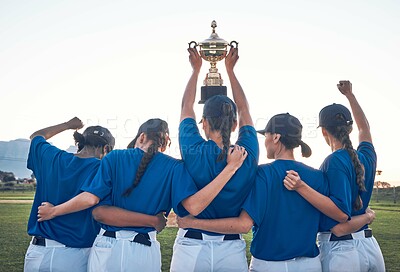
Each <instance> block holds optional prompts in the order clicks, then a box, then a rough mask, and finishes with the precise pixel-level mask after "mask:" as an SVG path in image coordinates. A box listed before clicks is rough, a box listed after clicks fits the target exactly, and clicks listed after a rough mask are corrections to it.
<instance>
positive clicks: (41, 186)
mask: <svg viewBox="0 0 400 272" xmlns="http://www.w3.org/2000/svg"><path fill="white" fill-rule="evenodd" d="M99 165H100V160H99V159H97V158H85V159H83V158H79V157H77V156H75V155H74V154H71V153H68V152H65V151H63V150H60V149H58V148H57V147H55V146H53V145H51V144H50V143H48V142H47V141H46V140H45V139H44V138H43V137H42V136H36V137H35V138H33V139H32V141H31V145H30V149H29V155H28V162H27V166H28V168H29V169H31V170H32V171H33V174H34V175H35V177H36V181H37V187H36V193H35V198H34V201H33V205H32V210H31V214H30V216H29V221H28V234H29V235H32V236H42V237H45V238H48V239H52V240H56V241H58V242H60V243H62V244H64V245H66V246H68V247H77V248H84V247H91V246H92V244H93V241H94V239H95V238H96V235H97V233H98V232H99V229H100V227H99V225H98V224H97V223H96V221H94V220H93V218H92V213H91V212H92V211H91V209H87V210H83V211H80V212H76V213H71V214H67V215H63V216H59V217H56V218H54V219H52V220H49V221H44V222H37V212H38V207H39V206H40V205H41V203H42V202H43V201H48V202H50V203H52V204H54V205H58V204H61V203H64V202H66V201H68V200H70V199H71V198H73V197H75V196H76V195H78V194H79V193H81V191H80V188H81V186H82V184H83V183H85V182H86V180H88V181H90V180H91V179H92V178H93V177H94V175H95V174H96V172H97V169H98V167H99Z"/></svg>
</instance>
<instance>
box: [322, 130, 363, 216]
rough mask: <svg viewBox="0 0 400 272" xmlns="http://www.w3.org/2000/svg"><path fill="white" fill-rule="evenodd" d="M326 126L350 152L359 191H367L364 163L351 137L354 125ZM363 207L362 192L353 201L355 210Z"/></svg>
mask: <svg viewBox="0 0 400 272" xmlns="http://www.w3.org/2000/svg"><path fill="white" fill-rule="evenodd" d="M325 128H326V130H327V131H328V132H329V133H330V134H332V136H333V137H335V138H336V139H338V140H339V141H340V142H341V143H342V145H343V149H345V150H346V151H347V152H348V154H349V156H350V159H351V162H352V163H353V167H354V169H355V172H356V184H357V186H358V192H359V193H360V192H361V191H366V189H365V184H364V179H365V175H364V174H365V169H364V165H363V164H362V163H361V162H360V159H359V158H358V155H357V152H356V151H355V150H354V148H353V144H352V142H351V140H350V137H349V135H350V132H351V130H352V125H344V126H338V127H325ZM362 207H363V203H362V200H361V196H360V194H358V196H357V199H356V200H355V202H354V203H353V208H354V210H356V211H358V210H360V209H361V208H362Z"/></svg>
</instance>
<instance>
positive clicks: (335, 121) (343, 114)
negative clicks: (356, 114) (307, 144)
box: [319, 103, 353, 127]
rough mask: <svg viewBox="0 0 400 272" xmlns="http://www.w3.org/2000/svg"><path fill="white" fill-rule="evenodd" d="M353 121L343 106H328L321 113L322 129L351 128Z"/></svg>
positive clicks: (320, 124)
mask: <svg viewBox="0 0 400 272" xmlns="http://www.w3.org/2000/svg"><path fill="white" fill-rule="evenodd" d="M352 124H353V119H352V118H351V113H350V111H349V110H348V109H347V108H346V107H345V106H343V105H341V104H335V103H333V104H332V105H328V106H326V107H324V108H323V109H322V110H321V111H320V112H319V126H320V127H338V126H346V125H347V126H351V125H352Z"/></svg>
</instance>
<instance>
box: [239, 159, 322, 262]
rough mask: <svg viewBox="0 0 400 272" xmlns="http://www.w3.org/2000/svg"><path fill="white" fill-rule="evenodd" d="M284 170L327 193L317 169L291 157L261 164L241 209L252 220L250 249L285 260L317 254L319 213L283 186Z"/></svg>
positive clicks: (263, 256) (256, 254)
mask: <svg viewBox="0 0 400 272" xmlns="http://www.w3.org/2000/svg"><path fill="white" fill-rule="evenodd" d="M287 170H294V171H296V172H298V173H299V175H300V177H301V179H302V180H304V182H306V183H307V184H308V185H309V186H310V187H311V188H313V189H314V190H316V191H318V192H320V193H321V194H324V195H327V194H328V188H327V183H326V181H325V177H324V174H323V172H322V171H320V170H317V169H314V168H311V167H309V166H307V165H305V164H303V163H301V162H296V161H292V160H276V161H274V162H272V163H270V164H263V165H260V166H259V168H258V170H257V177H256V183H255V185H254V187H253V188H252V191H251V192H250V194H249V196H248V197H247V199H246V202H245V203H244V205H243V209H244V210H245V211H246V212H247V213H248V214H249V215H250V216H251V218H252V219H253V220H254V227H253V240H252V242H251V246H250V252H251V254H252V255H253V256H254V257H256V258H258V259H261V260H266V261H284V260H289V259H293V258H297V257H315V256H318V254H319V250H318V247H317V245H316V236H317V233H318V225H319V220H320V217H321V215H322V214H321V213H320V212H319V211H318V210H317V209H316V208H314V207H313V206H312V205H311V204H310V203H309V202H307V201H306V200H305V199H304V198H303V197H302V196H300V195H299V194H298V193H297V192H296V191H289V190H288V189H286V188H285V186H284V184H283V180H284V178H285V176H286V171H287Z"/></svg>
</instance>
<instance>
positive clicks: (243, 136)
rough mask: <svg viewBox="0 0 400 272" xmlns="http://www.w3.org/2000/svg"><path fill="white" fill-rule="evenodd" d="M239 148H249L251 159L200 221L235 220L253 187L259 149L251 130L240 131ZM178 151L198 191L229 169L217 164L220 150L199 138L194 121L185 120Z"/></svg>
mask: <svg viewBox="0 0 400 272" xmlns="http://www.w3.org/2000/svg"><path fill="white" fill-rule="evenodd" d="M236 144H238V145H241V146H243V147H245V148H246V151H247V152H248V156H247V158H246V160H245V161H244V162H243V165H242V166H241V167H240V168H239V169H238V170H237V171H236V173H235V175H234V176H233V177H232V178H231V179H230V180H229V182H228V183H227V184H226V185H225V187H224V188H223V189H222V191H221V192H220V193H219V194H218V195H217V197H216V198H215V199H214V200H213V201H212V202H211V203H210V205H209V206H208V207H207V208H206V209H205V210H204V211H203V212H202V213H200V214H199V215H198V216H197V218H201V219H213V218H225V217H236V216H238V215H239V214H240V211H241V206H242V204H243V202H244V200H245V199H246V197H247V194H248V193H249V192H250V190H251V187H252V185H253V184H254V178H255V175H256V170H257V165H258V157H259V148H258V140H257V133H256V131H255V129H254V127H252V126H243V127H241V128H240V129H239V137H238V140H237V142H236ZM179 147H180V151H181V155H182V159H183V161H184V162H185V166H186V168H187V169H188V171H189V173H190V175H191V176H192V178H193V179H194V181H195V183H196V185H197V187H198V188H199V189H201V188H203V187H204V186H206V185H207V184H208V183H210V181H212V180H213V179H214V178H215V177H217V176H218V174H220V173H221V171H222V170H223V169H224V168H225V166H226V164H227V163H226V159H224V160H222V161H219V162H217V158H218V156H219V154H220V153H221V149H220V148H219V147H218V146H217V144H216V143H215V142H214V141H212V140H209V141H206V140H204V139H203V137H202V136H201V135H200V132H199V129H198V126H197V124H196V122H195V120H194V119H192V118H186V119H184V120H183V121H182V122H181V124H180V126H179Z"/></svg>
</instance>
